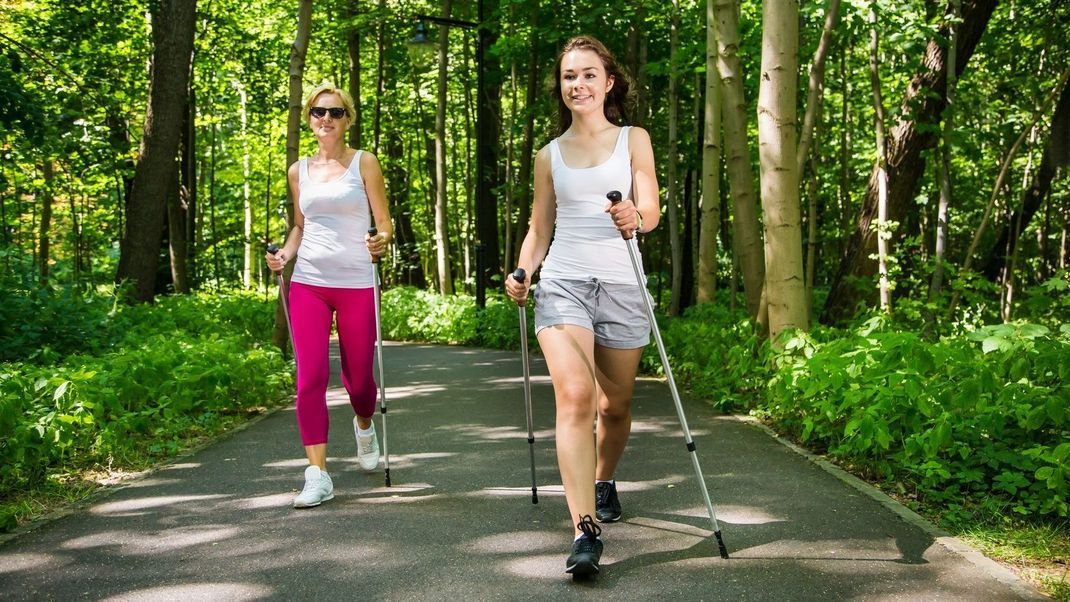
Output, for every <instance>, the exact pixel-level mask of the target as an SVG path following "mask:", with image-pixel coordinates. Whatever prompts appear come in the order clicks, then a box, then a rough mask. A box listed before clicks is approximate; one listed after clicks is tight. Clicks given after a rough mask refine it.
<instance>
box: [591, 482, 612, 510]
mask: <svg viewBox="0 0 1070 602" xmlns="http://www.w3.org/2000/svg"><path fill="white" fill-rule="evenodd" d="M612 488H613V486H612V485H610V484H609V483H606V484H604V485H603V484H602V483H599V484H598V487H596V488H595V489H596V491H595V494H596V497H597V499H596V500H595V503H596V504H597V505H599V506H605V505H607V504H608V503H609V493H610V491H611V490H612Z"/></svg>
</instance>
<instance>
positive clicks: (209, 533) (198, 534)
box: [61, 525, 239, 554]
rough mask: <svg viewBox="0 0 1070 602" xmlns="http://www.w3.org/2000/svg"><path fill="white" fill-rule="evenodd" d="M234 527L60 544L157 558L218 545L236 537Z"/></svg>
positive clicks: (112, 534) (119, 534) (105, 535)
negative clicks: (177, 551)
mask: <svg viewBox="0 0 1070 602" xmlns="http://www.w3.org/2000/svg"><path fill="white" fill-rule="evenodd" d="M238 533H239V530H238V528H237V527H229V526H223V525H197V526H192V527H176V528H174V529H165V530H163V531H156V532H151V533H139V532H132V531H105V532H101V533H94V534H92V535H86V536H84V537H77V538H74V539H71V540H68V541H66V542H64V543H63V544H62V546H61V547H62V548H64V549H67V550H84V549H89V548H101V547H112V546H115V547H118V548H119V549H120V550H119V553H120V554H157V553H162V552H170V551H174V550H180V549H182V548H188V547H190V546H197V545H202V544H206V543H211V544H213V545H214V544H216V543H218V542H221V541H224V540H227V539H230V538H232V537H236V536H237V535H238Z"/></svg>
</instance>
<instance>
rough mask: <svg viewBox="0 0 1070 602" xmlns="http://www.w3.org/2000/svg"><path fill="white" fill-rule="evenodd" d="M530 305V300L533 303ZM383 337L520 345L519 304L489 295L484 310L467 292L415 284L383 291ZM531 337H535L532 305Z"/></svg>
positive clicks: (498, 347) (532, 338)
mask: <svg viewBox="0 0 1070 602" xmlns="http://www.w3.org/2000/svg"><path fill="white" fill-rule="evenodd" d="M529 306H530V303H529ZM382 307H383V311H382V318H381V320H382V329H383V337H384V338H387V339H393V340H403V341H422V342H428V343H447V344H453V345H475V346H482V347H493V348H497V349H518V348H519V347H520V331H519V316H518V313H517V309H516V304H514V303H513V302H512V301H509V300H507V299H504V298H502V297H496V296H489V297H488V298H487V307H486V308H485V309H484V310H483V311H479V310H478V309H476V305H475V301H474V299H473V298H472V297H470V296H467V295H453V296H448V297H447V296H442V295H438V294H436V293H432V292H428V291H424V290H420V289H416V288H413V287H395V288H392V289H389V290H386V291H383V301H382ZM527 312H528V318H527V322H528V330H529V335H528V338H529V339H530V340H532V341H534V339H535V331H534V323H535V319H534V317H533V316H532V313H531V309H530V308H529V309H528V310H527Z"/></svg>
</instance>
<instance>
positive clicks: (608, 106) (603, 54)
mask: <svg viewBox="0 0 1070 602" xmlns="http://www.w3.org/2000/svg"><path fill="white" fill-rule="evenodd" d="M573 50H590V51H591V52H593V53H595V54H597V55H598V58H600V59H602V67H604V68H605V70H606V78H607V79H609V78H612V79H613V88H612V89H610V91H609V93H607V94H606V101H605V104H604V105H603V107H602V110H603V112H604V113H605V115H606V119H608V120H609V122H610V123H612V124H613V125H628V123H629V122H630V120H629V119H628V113H629V110H630V109H631V106H632V104H633V100H634V99H633V96H634V94H633V92H632V81H631V79H630V78H629V77H628V75H627V74H626V73H625V72H624V71H623V70H622V69H621V68H620V66H619V65H617V60H616V59H615V58H613V54H612V53H611V52H610V51H609V49H607V48H606V47H605V45H604V44H602V42H599V41H598V40H596V39H595V38H593V37H592V36H586V35H584V36H576V37H574V38H572V39H571V40H569V41H568V42H565V45H564V46H563V47H562V48H561V52H559V53H558V55H557V61H556V62H555V63H554V72H553V75H552V76H551V77H553V87H552V89H553V94H554V98H556V99H557V123H558V126H557V135H558V136H560V135H561V134H564V133H565V130H567V129H568V128H569V126H571V125H572V112H571V111H569V110H568V107H567V106H565V101H564V100H562V99H561V61H562V60H563V59H564V58H565V55H566V54H568V53H569V52H571V51H573Z"/></svg>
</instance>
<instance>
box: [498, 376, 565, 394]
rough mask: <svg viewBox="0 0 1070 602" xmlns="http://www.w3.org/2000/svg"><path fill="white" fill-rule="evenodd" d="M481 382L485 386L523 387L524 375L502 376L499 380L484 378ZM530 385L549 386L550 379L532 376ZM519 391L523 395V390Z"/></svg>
mask: <svg viewBox="0 0 1070 602" xmlns="http://www.w3.org/2000/svg"><path fill="white" fill-rule="evenodd" d="M481 382H483V383H485V384H488V385H514V386H516V387H523V386H524V374H523V373H521V374H520V375H519V376H503V377H500V378H484V379H482V381H481ZM531 384H532V385H550V384H552V382H551V381H550V377H549V376H536V375H534V374H532V375H531ZM520 391H521V393H523V389H520Z"/></svg>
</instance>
